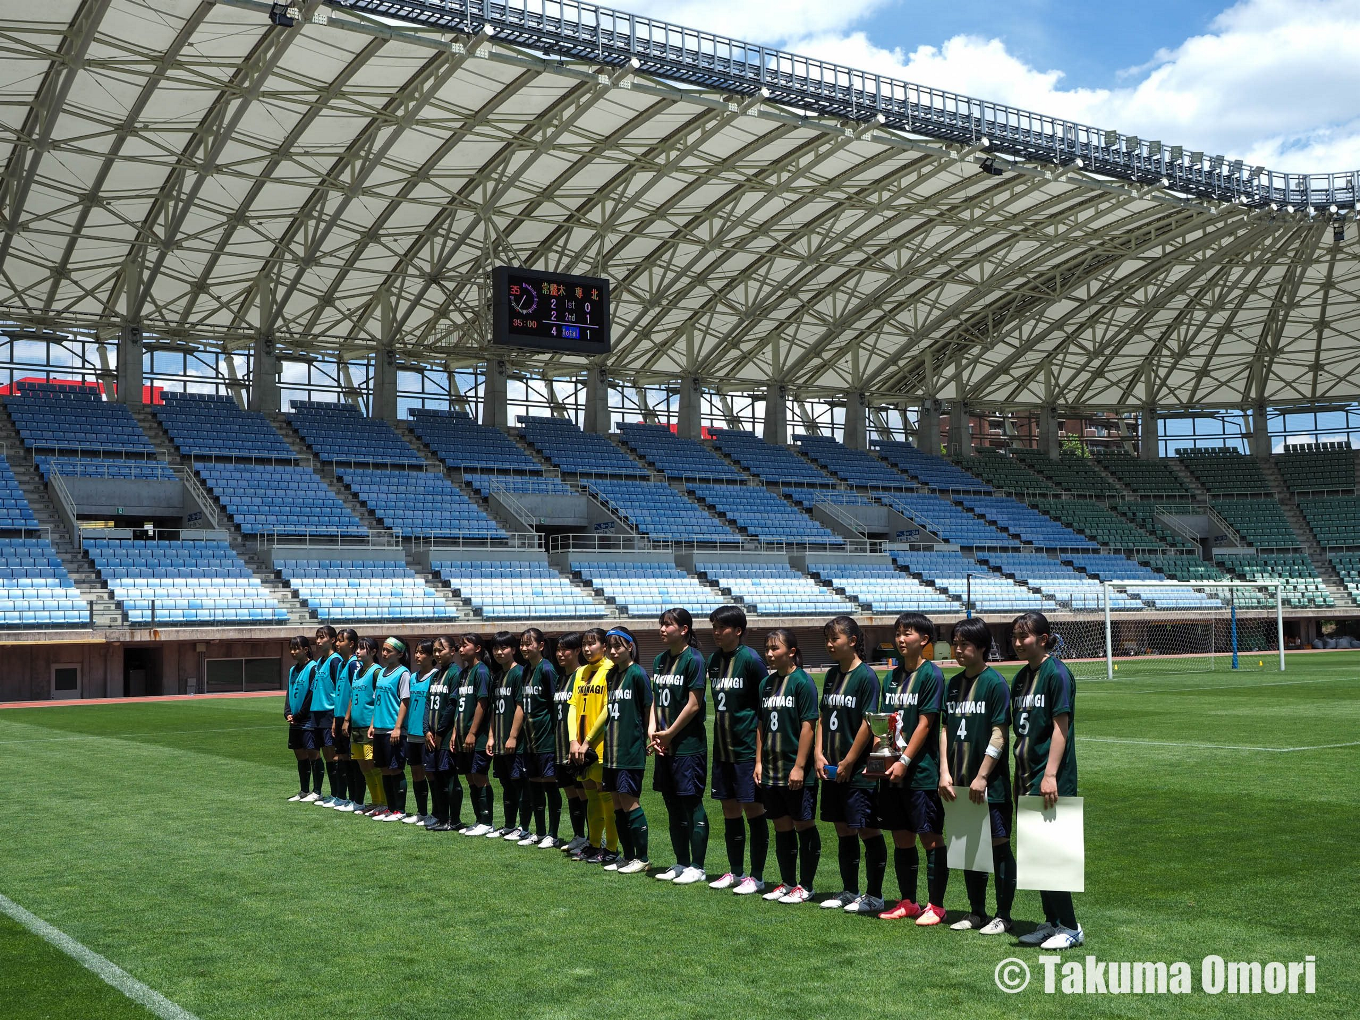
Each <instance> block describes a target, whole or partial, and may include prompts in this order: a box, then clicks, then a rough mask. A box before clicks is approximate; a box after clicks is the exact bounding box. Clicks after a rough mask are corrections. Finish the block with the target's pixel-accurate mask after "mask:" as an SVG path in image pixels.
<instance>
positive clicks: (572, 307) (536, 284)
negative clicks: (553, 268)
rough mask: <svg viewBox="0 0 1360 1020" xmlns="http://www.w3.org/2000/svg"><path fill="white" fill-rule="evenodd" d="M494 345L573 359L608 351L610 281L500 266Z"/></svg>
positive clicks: (494, 286) (494, 280) (495, 281)
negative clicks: (547, 352)
mask: <svg viewBox="0 0 1360 1020" xmlns="http://www.w3.org/2000/svg"><path fill="white" fill-rule="evenodd" d="M491 293H492V314H491V324H492V337H491V342H492V343H494V344H500V345H503V346H507V347H533V348H537V349H538V350H544V351H563V352H565V353H568V354H587V355H593V354H605V353H608V351H609V281H608V280H602V279H599V278H597V277H593V276H568V275H567V274H565V273H541V272H538V271H537V270H534V269H514V268H511V267H510V266H497V267H496V268H495V269H493V270H492V273H491Z"/></svg>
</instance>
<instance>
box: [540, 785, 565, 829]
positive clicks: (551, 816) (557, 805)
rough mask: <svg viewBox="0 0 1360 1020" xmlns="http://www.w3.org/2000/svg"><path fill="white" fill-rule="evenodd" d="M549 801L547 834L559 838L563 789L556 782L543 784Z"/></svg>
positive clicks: (544, 793)
mask: <svg viewBox="0 0 1360 1020" xmlns="http://www.w3.org/2000/svg"><path fill="white" fill-rule="evenodd" d="M542 796H545V797H546V798H547V801H548V831H547V832H546V833H544V835H546V836H551V837H552V838H553V839H556V838H557V830H558V829H560V828H561V827H562V791H561V790H559V789H558V788H557V784H556V783H551V784H547V785H544V786H543V794H542Z"/></svg>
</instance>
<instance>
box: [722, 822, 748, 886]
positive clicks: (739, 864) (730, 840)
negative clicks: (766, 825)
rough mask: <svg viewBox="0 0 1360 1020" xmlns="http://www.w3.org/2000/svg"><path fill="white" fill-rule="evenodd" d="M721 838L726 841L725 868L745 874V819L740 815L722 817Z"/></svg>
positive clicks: (737, 873)
mask: <svg viewBox="0 0 1360 1020" xmlns="http://www.w3.org/2000/svg"><path fill="white" fill-rule="evenodd" d="M723 839H724V841H725V842H726V843H727V870H728V871H730V872H732V874H734V875H742V874H745V872H743V871H742V868H743V867H744V866H745V864H746V820H745V819H744V818H742V817H741V815H737V817H736V818H724V819H723Z"/></svg>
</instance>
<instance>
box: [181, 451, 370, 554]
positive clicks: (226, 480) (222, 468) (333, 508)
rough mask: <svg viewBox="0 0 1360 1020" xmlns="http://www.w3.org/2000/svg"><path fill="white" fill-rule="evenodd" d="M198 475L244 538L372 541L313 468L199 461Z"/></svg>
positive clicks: (196, 467) (196, 468) (360, 524)
mask: <svg viewBox="0 0 1360 1020" xmlns="http://www.w3.org/2000/svg"><path fill="white" fill-rule="evenodd" d="M194 470H195V471H197V472H198V475H199V477H200V478H202V479H203V484H204V485H206V486H207V487H208V488H209V489H211V490H212V493H213V495H214V496H216V497H217V499H218V500H219V501H220V502H221V504H222V505H223V506H224V507H225V508H226V511H227V514H228V515H229V516H230V517H231V519H232V521H233V522H234V523H235V524H236V526H237V527H238V528H240V529H241V532H242V534H246V535H267V534H279V535H343V536H350V537H366V536H367V535H368V529H367V528H365V527H364V526H363V524H362V523H360V521H359V519H358V518H357V517H355V516H354V514H352V513H350V511H349V507H347V506H345V504H344V503H342V502H340V498H339V497H338V496H336V494H335V493H333V492H331V490H330V489H329V488H327V487H326V484H325V483H324V482H323V481H322V480H321V479H320V478H318V477H317V476H316V475H315V474H314V473H313V472H312V470H311V469H310V468H306V467H301V466H289V465H281V464H228V463H219V462H214V461H199V462H197V463H196V464H195V465H194Z"/></svg>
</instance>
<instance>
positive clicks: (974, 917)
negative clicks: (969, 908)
mask: <svg viewBox="0 0 1360 1020" xmlns="http://www.w3.org/2000/svg"><path fill="white" fill-rule="evenodd" d="M986 926H987V922H986V920H985V919H983V917H982V916H981V915H980V914H969V915H968V916H967V917H965V918H963V919H962V920H960V921H955V922H954V923H953V924H951V925H950V926H949V927H950V928H952V929H953V930H954V931H980V930H982V929H983V928H985V927H986Z"/></svg>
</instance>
